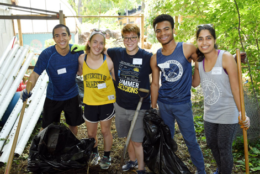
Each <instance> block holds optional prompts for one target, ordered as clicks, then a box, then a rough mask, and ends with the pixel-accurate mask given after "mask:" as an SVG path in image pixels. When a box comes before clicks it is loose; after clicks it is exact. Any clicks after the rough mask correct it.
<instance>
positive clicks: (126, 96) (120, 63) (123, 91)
mask: <svg viewBox="0 0 260 174" xmlns="http://www.w3.org/2000/svg"><path fill="white" fill-rule="evenodd" d="M107 53H108V55H109V57H111V59H112V61H113V63H114V70H115V77H116V81H115V88H116V102H117V104H118V105H119V106H121V107H122V108H125V109H129V110H136V107H137V105H138V102H139V100H140V96H139V95H138V89H139V88H144V89H149V90H150V81H149V74H150V73H151V67H150V59H151V57H152V53H149V52H147V51H145V50H143V49H139V50H138V52H137V53H136V54H135V55H128V54H127V53H126V49H125V48H120V47H119V48H110V49H108V50H107ZM144 95H146V94H142V96H144ZM149 108H150V95H149V96H148V97H146V98H145V99H144V100H143V103H142V107H141V109H149Z"/></svg>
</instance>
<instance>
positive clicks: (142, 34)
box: [141, 14, 144, 49]
mask: <svg viewBox="0 0 260 174" xmlns="http://www.w3.org/2000/svg"><path fill="white" fill-rule="evenodd" d="M141 48H142V49H144V14H141Z"/></svg>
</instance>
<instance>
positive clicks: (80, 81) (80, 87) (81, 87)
mask: <svg viewBox="0 0 260 174" xmlns="http://www.w3.org/2000/svg"><path fill="white" fill-rule="evenodd" d="M76 83H77V85H78V91H79V97H80V101H81V104H82V102H83V97H84V83H83V79H82V77H81V76H77V77H76Z"/></svg>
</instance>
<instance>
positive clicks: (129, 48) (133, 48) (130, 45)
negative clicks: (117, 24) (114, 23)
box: [123, 32, 140, 55]
mask: <svg viewBox="0 0 260 174" xmlns="http://www.w3.org/2000/svg"><path fill="white" fill-rule="evenodd" d="M123 40H124V45H125V48H126V52H127V54H129V55H135V54H136V53H137V52H138V50H139V47H138V42H139V40H140V38H139V37H138V35H137V34H136V33H135V32H129V33H128V32H127V33H124V34H123Z"/></svg>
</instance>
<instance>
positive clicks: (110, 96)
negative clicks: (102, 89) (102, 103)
mask: <svg viewBox="0 0 260 174" xmlns="http://www.w3.org/2000/svg"><path fill="white" fill-rule="evenodd" d="M107 97H108V100H114V99H115V96H114V95H109V96H107Z"/></svg>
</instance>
